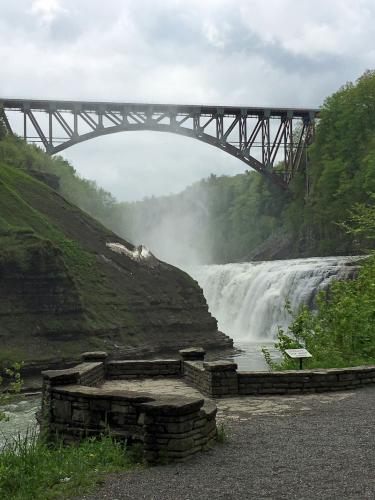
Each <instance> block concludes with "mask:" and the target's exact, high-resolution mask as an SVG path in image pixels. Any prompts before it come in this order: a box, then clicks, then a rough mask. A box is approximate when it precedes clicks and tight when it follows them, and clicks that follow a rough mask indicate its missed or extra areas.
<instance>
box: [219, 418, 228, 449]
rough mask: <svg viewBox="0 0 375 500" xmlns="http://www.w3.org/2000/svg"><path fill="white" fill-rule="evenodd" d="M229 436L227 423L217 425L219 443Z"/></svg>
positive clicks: (226, 439) (225, 440)
mask: <svg viewBox="0 0 375 500" xmlns="http://www.w3.org/2000/svg"><path fill="white" fill-rule="evenodd" d="M228 438H229V433H228V428H227V426H226V425H225V424H223V423H221V424H219V425H218V426H217V436H216V441H217V442H218V443H221V444H223V443H225V442H227V441H228Z"/></svg>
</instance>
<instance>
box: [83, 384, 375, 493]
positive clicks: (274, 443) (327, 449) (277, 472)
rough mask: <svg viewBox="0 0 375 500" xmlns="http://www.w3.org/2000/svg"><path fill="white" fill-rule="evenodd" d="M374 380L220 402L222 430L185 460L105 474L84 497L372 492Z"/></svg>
mask: <svg viewBox="0 0 375 500" xmlns="http://www.w3.org/2000/svg"><path fill="white" fill-rule="evenodd" d="M374 410H375V388H366V389H362V390H358V391H356V392H353V393H335V394H326V395H311V396H298V397H293V398H292V397H291V398H288V397H275V398H242V399H237V400H235V401H233V404H231V400H223V401H222V402H220V419H221V420H224V421H225V422H226V426H227V428H228V431H229V438H228V440H227V442H226V443H225V444H223V445H220V444H218V445H217V446H216V447H215V448H214V449H213V450H211V451H210V452H207V453H204V454H201V455H199V456H198V457H197V458H195V459H193V460H191V461H189V462H186V463H184V464H177V465H168V466H157V467H152V468H148V469H140V470H137V471H134V472H131V473H127V474H119V475H115V476H110V477H109V478H108V479H107V481H106V483H105V484H104V486H103V488H102V489H100V490H99V491H97V492H96V493H95V494H94V495H92V496H89V497H85V499H90V500H94V499H95V500H98V499H100V500H104V499H110V500H116V499H117V500H122V499H131V500H141V499H147V500H151V499H152V500H190V499H191V500H193V499H194V500H196V499H199V500H208V499H213V500H214V499H220V500H224V499H225V500H252V499H254V500H260V499H262V500H263V499H272V500H273V499H277V500H278V499H298V500H304V499H311V500H318V499H319V500H320V499H327V500H328V499H329V500H336V499H337V500H346V499H353V500H373V499H375V416H374Z"/></svg>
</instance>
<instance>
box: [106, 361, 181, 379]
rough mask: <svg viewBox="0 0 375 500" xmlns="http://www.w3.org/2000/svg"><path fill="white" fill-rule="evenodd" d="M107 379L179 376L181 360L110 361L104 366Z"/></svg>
mask: <svg viewBox="0 0 375 500" xmlns="http://www.w3.org/2000/svg"><path fill="white" fill-rule="evenodd" d="M106 373H107V378H108V379H132V378H149V377H160V376H163V377H180V376H181V361H180V360H176V359H160V360H159V359H156V360H150V361H147V360H141V361H138V360H134V361H110V362H108V363H107V366H106Z"/></svg>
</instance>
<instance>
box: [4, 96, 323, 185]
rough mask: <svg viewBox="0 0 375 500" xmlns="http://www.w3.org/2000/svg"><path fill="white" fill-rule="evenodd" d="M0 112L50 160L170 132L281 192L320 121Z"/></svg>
mask: <svg viewBox="0 0 375 500" xmlns="http://www.w3.org/2000/svg"><path fill="white" fill-rule="evenodd" d="M0 110H1V114H2V117H3V120H4V122H5V124H6V126H7V128H8V130H9V132H10V133H14V134H17V135H20V136H21V137H23V138H24V139H25V140H27V141H28V142H37V143H40V144H42V145H43V146H44V148H45V150H46V151H47V153H48V154H50V155H53V154H56V153H59V152H61V151H63V150H64V149H66V148H68V147H70V146H73V145H74V144H78V143H80V142H83V141H87V140H89V139H93V138H95V137H99V136H103V135H106V134H113V133H117V132H124V131H135V130H153V131H158V132H170V133H173V134H180V135H183V136H185V137H191V138H194V139H197V140H199V141H202V142H205V143H207V144H210V145H212V146H215V147H217V148H219V149H221V150H223V151H225V152H226V153H228V154H230V155H232V156H234V157H236V158H238V159H239V160H241V161H243V162H244V163H245V164H246V165H247V166H249V167H250V168H252V169H255V170H257V171H258V172H260V173H261V174H263V175H264V176H266V177H268V178H270V179H271V180H272V181H273V182H274V183H276V184H278V185H279V186H281V187H282V188H285V189H286V188H287V187H288V185H289V183H290V181H291V179H292V178H293V177H294V175H295V173H296V172H297V171H298V170H299V169H300V168H301V165H305V155H306V151H307V147H308V145H309V144H310V143H311V141H312V139H313V134H314V124H315V120H316V118H317V117H318V115H319V110H317V109H288V108H255V107H236V106H222V107H220V106H193V105H169V104H135V103H115V102H83V101H82V102H81V101H52V100H30V99H1V98H0ZM20 118H21V120H20Z"/></svg>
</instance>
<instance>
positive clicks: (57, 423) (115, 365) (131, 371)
mask: <svg viewBox="0 0 375 500" xmlns="http://www.w3.org/2000/svg"><path fill="white" fill-rule="evenodd" d="M83 359H84V360H85V361H84V362H83V363H81V364H80V365H78V366H76V367H74V368H69V369H67V370H50V371H46V372H43V380H44V384H43V399H42V410H41V414H40V416H39V421H40V424H41V431H42V432H43V433H44V435H45V436H46V437H47V438H48V439H50V440H53V439H55V438H56V437H57V436H59V437H60V438H62V439H63V441H64V442H72V441H78V440H80V439H83V438H84V437H88V436H100V435H103V434H106V433H110V434H111V435H113V436H115V437H116V438H118V439H126V440H129V441H130V442H133V441H139V442H141V443H143V453H144V458H145V459H146V460H147V461H148V462H150V463H157V462H164V461H183V460H186V459H188V458H189V457H191V456H192V455H194V454H196V453H198V452H200V451H202V450H206V449H208V448H209V447H211V446H212V445H213V444H214V442H215V439H216V434H217V431H216V419H215V417H216V411H217V410H216V406H215V405H214V404H213V403H211V402H205V401H204V400H203V399H201V398H187V397H183V396H169V395H163V396H162V395H160V396H154V395H150V394H144V393H138V392H130V391H123V390H114V389H106V388H105V387H100V385H101V384H102V383H103V382H104V380H105V378H106V374H110V378H129V376H130V375H131V376H132V378H134V377H139V376H141V375H142V376H160V375H163V376H171V375H172V376H176V375H178V376H180V375H181V362H180V361H179V360H156V361H155V362H152V361H143V362H134V361H130V362H107V361H106V355H105V353H86V354H85V355H83ZM99 359H101V361H95V360H99ZM120 373H123V377H121V376H120Z"/></svg>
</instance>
